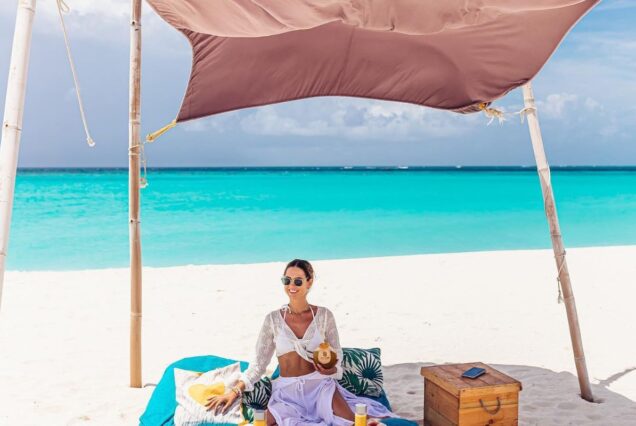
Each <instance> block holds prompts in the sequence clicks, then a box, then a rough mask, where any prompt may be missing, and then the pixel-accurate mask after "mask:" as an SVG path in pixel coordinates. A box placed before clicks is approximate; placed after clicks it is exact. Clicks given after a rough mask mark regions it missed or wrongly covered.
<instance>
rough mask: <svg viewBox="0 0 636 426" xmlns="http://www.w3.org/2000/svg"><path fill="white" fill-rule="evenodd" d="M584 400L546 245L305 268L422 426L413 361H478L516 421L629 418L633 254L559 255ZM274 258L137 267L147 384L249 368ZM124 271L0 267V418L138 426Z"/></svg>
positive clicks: (394, 398)
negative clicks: (563, 258) (587, 397)
mask: <svg viewBox="0 0 636 426" xmlns="http://www.w3.org/2000/svg"><path fill="white" fill-rule="evenodd" d="M568 258H569V262H570V271H571V275H572V279H573V283H574V290H575V294H576V298H577V299H576V300H577V304H578V311H579V315H580V319H581V327H582V330H583V339H584V344H585V349H586V351H587V362H588V368H589V372H590V376H591V377H592V378H593V380H594V383H595V385H594V392H595V394H596V396H597V397H600V398H602V399H603V400H604V402H603V403H601V404H590V403H587V402H584V401H583V400H581V399H580V398H579V397H578V395H577V392H578V384H577V381H576V378H575V376H574V375H573V373H574V362H573V357H572V353H571V348H570V340H569V335H568V327H567V321H566V316H565V309H564V306H563V305H562V304H561V305H559V304H557V303H556V297H557V291H556V290H557V286H556V281H555V267H554V260H553V258H552V253H551V251H548V250H540V251H508V252H503V251H502V252H484V253H460V254H443V255H421V256H402V257H385V258H370V259H356V260H336V261H316V262H314V266H315V268H316V271H317V274H318V279H317V281H316V286H315V289H314V290H313V291H312V293H311V302H312V303H315V304H318V305H324V306H327V307H329V308H330V309H331V310H332V311H333V312H334V313H335V315H336V319H337V321H338V326H339V330H340V337H341V342H342V343H343V346H355V347H374V346H379V347H381V348H382V358H383V363H384V364H385V366H386V367H385V376H386V388H387V392H388V394H389V398H390V400H391V402H392V403H393V405H394V408H395V410H396V411H397V412H398V413H399V414H401V415H403V416H405V417H409V418H412V419H421V418H422V400H423V397H422V378H421V377H420V376H419V366H420V365H424V363H426V364H431V363H444V362H471V361H477V360H479V361H483V362H487V363H491V364H493V365H494V366H495V367H497V368H500V369H501V370H503V371H504V372H506V373H508V374H510V375H512V376H514V377H515V378H517V379H519V380H521V381H522V382H523V386H524V390H523V391H522V393H521V411H520V424H521V425H542V426H543V425H587V424H595V425H627V424H629V425H635V424H636V402H635V401H636V338H634V335H635V330H634V329H635V328H636V313H635V312H636V311H635V310H634V303H635V302H634V301H635V300H636V286H635V285H634V277H636V262H635V261H634V259H636V247H633V246H632V247H615V248H590V249H573V250H570V251H569V254H568ZM282 267H283V263H267V264H253V265H227V266H221V265H219V266H183V267H174V268H146V269H145V271H144V274H145V275H144V280H145V281H144V317H143V332H144V341H143V344H144V347H143V348H144V349H143V361H144V366H143V372H144V373H143V380H144V383H156V382H157V381H158V380H159V378H160V377H161V374H162V372H163V370H164V368H165V366H166V365H168V364H169V363H171V362H172V361H175V360H177V359H179V358H182V357H187V356H193V355H202V354H216V355H222V356H226V357H230V358H236V359H246V360H247V359H249V358H251V353H252V351H253V346H254V343H255V339H256V333H257V332H258V329H259V327H260V324H261V321H262V318H263V316H264V315H265V313H266V312H268V311H270V310H272V309H275V308H276V307H278V306H280V305H281V304H283V303H285V302H286V298H285V296H284V294H283V293H282V290H281V285H280V283H279V281H278V279H279V276H280V274H281V273H282ZM128 298H129V290H128V271H127V270H126V269H109V270H87V271H71V272H8V273H7V275H6V280H5V292H4V300H3V306H2V312H1V314H0V425H20V426H22V425H36V424H37V425H43V424H46V425H77V424H84V423H90V424H100V425H109V426H112V425H119V424H126V425H134V424H137V419H138V417H139V415H140V414H141V413H142V411H143V410H144V407H145V404H146V402H147V401H148V398H149V397H150V394H151V392H152V390H153V387H152V386H147V387H145V388H143V389H141V390H140V389H130V388H128V331H129V329H128V328H129V322H128V321H129V316H128V315H129V299H128Z"/></svg>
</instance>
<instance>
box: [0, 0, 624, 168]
mask: <svg viewBox="0 0 636 426" xmlns="http://www.w3.org/2000/svg"><path fill="white" fill-rule="evenodd" d="M66 1H67V3H68V4H69V6H70V7H71V9H72V11H71V13H70V14H69V15H67V18H66V19H67V26H68V30H69V34H70V36H71V43H72V48H73V52H74V56H75V61H76V66H77V71H78V73H79V78H80V84H81V89H82V94H83V97H84V102H85V106H86V112H87V116H88V121H89V124H90V127H91V131H92V134H93V138H94V139H95V141H96V142H97V146H96V147H94V148H89V147H88V146H87V145H86V143H85V137H84V134H83V128H82V123H81V121H80V116H79V111H78V108H77V103H76V100H75V93H74V89H73V86H72V78H71V73H70V70H69V66H68V63H67V59H66V56H65V50H64V43H63V39H62V35H61V30H60V27H59V22H58V21H57V15H56V11H55V8H54V5H55V1H54V0H39V4H38V11H37V15H36V20H35V26H34V36H33V45H32V50H31V63H30V73H29V82H28V87H27V98H26V109H25V116H24V132H23V136H22V142H21V148H20V157H19V166H21V167H47V166H51V167H124V166H126V165H127V163H128V157H127V146H128V127H127V126H128V121H127V120H128V55H129V45H128V19H129V2H128V1H127V0H100V1H96V0H66ZM16 4H17V1H15V0H14V1H3V2H1V3H0V95H1V96H2V99H4V95H5V91H6V80H7V72H8V67H9V57H10V50H11V41H12V37H13V29H14V19H15V11H16ZM144 7H145V10H144V17H143V31H144V33H143V37H144V38H143V48H144V52H143V86H142V129H143V134H146V133H148V132H150V131H154V130H156V129H157V128H160V127H162V126H163V125H164V124H166V123H167V122H169V121H170V120H171V119H172V118H173V117H174V116H175V114H176V112H177V110H178V108H179V105H180V103H181V99H182V96H183V90H184V88H185V85H186V82H187V78H188V73H189V68H190V48H189V45H188V43H187V41H186V40H185V38H184V37H183V36H182V35H181V34H179V33H178V32H177V31H176V30H174V29H172V28H171V27H169V26H168V25H167V24H165V23H164V22H163V21H161V20H160V19H159V18H158V17H157V16H155V15H154V13H153V12H152V11H151V10H150V8H149V7H148V6H147V5H144ZM635 22H636V0H605V1H603V2H602V3H601V5H600V6H598V7H597V8H595V9H594V10H592V11H591V12H590V13H589V14H588V15H587V16H586V17H585V18H584V19H583V20H582V21H581V22H580V23H579V25H578V26H577V27H576V28H575V29H574V30H573V31H572V32H571V33H570V34H569V36H568V37H567V38H566V39H565V41H564V42H563V43H562V44H561V46H560V47H559V49H558V51H557V52H556V54H555V55H554V56H553V57H552V58H551V60H550V61H549V63H548V64H547V65H546V66H545V67H544V69H543V70H542V72H541V73H540V74H539V76H538V77H537V78H536V79H535V81H534V90H535V95H536V97H537V100H538V101H539V116H540V119H541V126H542V130H543V134H544V141H545V145H546V151H547V153H548V158H549V160H550V162H551V164H554V165H634V164H636V25H634V23H635ZM521 103H522V99H521V94H520V92H519V91H514V92H512V93H510V94H509V95H508V96H507V97H505V98H504V99H502V100H500V101H498V102H497V104H496V105H497V106H498V107H501V108H503V109H505V110H506V111H514V110H518V109H520V108H521ZM343 116H346V117H348V118H347V119H343V118H342V117H343ZM487 121H488V120H487V119H486V118H485V117H484V116H483V115H480V114H471V115H468V116H463V115H458V114H452V113H448V112H442V111H436V110H432V109H426V108H420V107H417V106H412V105H407V104H402V103H395V102H381V101H372V100H362V99H351V98H317V99H309V100H301V101H295V102H289V103H284V104H279V105H273V106H266V107H260V108H252V109H247V110H242V111H238V112H232V113H226V114H221V115H218V116H215V117H211V118H206V119H202V120H198V121H194V122H190V123H184V124H183V125H181V126H179V127H177V128H176V129H173V130H171V131H170V132H169V133H167V134H166V135H164V136H163V137H162V138H160V139H159V140H157V142H155V143H154V144H152V145H147V148H146V156H147V161H148V166H150V167H162V166H285V165H433V166H436V165H437V166H439V165H529V164H533V161H534V160H533V157H532V150H531V146H530V140H529V135H528V130H527V127H526V125H523V124H521V123H520V122H519V120H518V119H515V118H511V119H510V120H508V121H506V122H505V123H504V124H503V125H502V126H500V125H496V124H494V123H493V124H491V125H490V126H487V125H486V123H487Z"/></svg>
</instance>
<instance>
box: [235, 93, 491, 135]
mask: <svg viewBox="0 0 636 426" xmlns="http://www.w3.org/2000/svg"><path fill="white" fill-rule="evenodd" d="M482 120H485V119H484V118H483V117H482ZM475 123H476V120H475V117H474V116H472V117H471V116H464V115H460V114H456V113H453V112H448V111H438V110H433V109H430V108H425V107H420V106H417V105H410V104H405V103H400V102H388V101H376V100H365V99H352V98H321V99H311V100H306V101H304V102H291V103H287V104H281V105H270V106H265V107H261V108H258V109H255V110H250V111H248V112H246V114H245V115H244V116H243V118H242V119H241V122H240V126H241V129H242V130H243V131H244V132H246V133H251V134H260V135H274V136H283V135H292V136H332V137H344V138H347V139H365V140H367V139H368V140H371V139H384V140H395V141H406V140H421V139H423V138H427V137H435V138H446V137H453V136H457V135H461V134H465V133H467V132H468V131H469V130H470V128H471V127H473V126H474V125H475ZM482 124H483V123H482Z"/></svg>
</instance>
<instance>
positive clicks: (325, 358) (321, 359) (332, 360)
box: [314, 342, 338, 369]
mask: <svg viewBox="0 0 636 426" xmlns="http://www.w3.org/2000/svg"><path fill="white" fill-rule="evenodd" d="M337 361H338V358H337V356H336V353H335V352H334V351H333V349H331V345H329V343H327V342H323V343H321V344H320V345H318V349H316V350H315V351H314V362H315V363H316V364H320V366H321V367H323V368H325V369H329V368H331V367H333V366H334V365H336V362H337Z"/></svg>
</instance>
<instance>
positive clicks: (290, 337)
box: [274, 305, 327, 362]
mask: <svg viewBox="0 0 636 426" xmlns="http://www.w3.org/2000/svg"><path fill="white" fill-rule="evenodd" d="M319 309H320V308H319V307H317V308H316V312H318V310H319ZM309 310H310V311H311V316H312V317H313V319H312V321H311V322H310V323H309V326H308V327H307V330H305V334H304V335H303V337H301V338H298V337H296V334H294V332H293V330H292V329H291V327H290V326H289V325H288V324H287V322H286V321H285V318H286V316H287V312H291V310H290V309H289V305H283V311H284V314H283V321H282V322H281V324H280V330H279V332H278V335H277V336H276V338H275V340H274V344H275V346H276V356H283V355H285V354H287V353H289V352H294V351H295V352H296V353H297V354H298V355H300V356H301V358H303V359H305V360H306V361H309V362H313V361H312V359H313V353H314V351H315V350H316V349H318V346H319V345H320V344H321V343H322V342H324V341H325V337H324V334H323V331H324V329H325V327H323V330H319V329H318V326H317V325H316V315H315V314H314V310H313V308H310V309H309ZM277 314H278V316H280V312H277ZM323 316H324V318H325V320H326V319H327V316H326V315H323Z"/></svg>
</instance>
